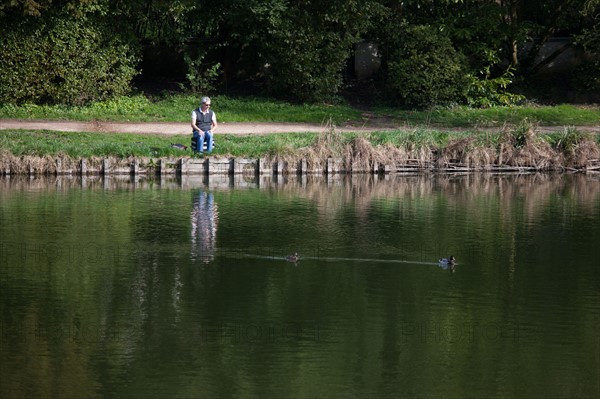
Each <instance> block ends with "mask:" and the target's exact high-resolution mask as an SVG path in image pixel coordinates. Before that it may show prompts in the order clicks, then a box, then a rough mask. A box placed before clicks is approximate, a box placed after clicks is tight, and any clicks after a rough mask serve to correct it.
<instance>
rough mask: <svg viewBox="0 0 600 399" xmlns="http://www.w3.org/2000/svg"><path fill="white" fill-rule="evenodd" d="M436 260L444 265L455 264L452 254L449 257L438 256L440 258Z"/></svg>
mask: <svg viewBox="0 0 600 399" xmlns="http://www.w3.org/2000/svg"><path fill="white" fill-rule="evenodd" d="M438 262H439V263H440V265H446V266H454V265H456V259H455V258H454V256H452V255H450V257H449V258H440V260H439V261H438Z"/></svg>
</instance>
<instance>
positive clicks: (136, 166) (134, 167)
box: [131, 158, 140, 176]
mask: <svg viewBox="0 0 600 399" xmlns="http://www.w3.org/2000/svg"><path fill="white" fill-rule="evenodd" d="M139 173H140V165H139V161H138V160H137V158H134V160H133V161H132V162H131V174H132V175H133V176H137V175H138V174H139Z"/></svg>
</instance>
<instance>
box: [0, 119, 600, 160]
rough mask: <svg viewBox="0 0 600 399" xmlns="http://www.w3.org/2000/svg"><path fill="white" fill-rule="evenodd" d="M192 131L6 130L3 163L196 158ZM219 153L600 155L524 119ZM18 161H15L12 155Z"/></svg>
mask: <svg viewBox="0 0 600 399" xmlns="http://www.w3.org/2000/svg"><path fill="white" fill-rule="evenodd" d="M189 141H190V137H189V136H188V135H182V136H171V137H165V136H159V135H137V134H110V133H66V132H53V131H42V132H27V131H11V130H6V131H0V163H2V161H3V160H4V162H6V160H7V159H9V158H10V159H12V160H15V159H17V158H23V157H67V158H70V159H82V158H94V157H96V158H97V157H115V158H120V159H127V158H132V157H133V158H163V157H191V156H193V154H192V153H191V150H189V149H187V150H181V149H178V148H175V147H173V146H172V144H174V143H176V144H182V145H185V146H188V145H189ZM216 145H217V146H216V149H215V151H214V152H213V154H212V155H213V156H223V157H243V158H263V157H267V158H282V159H290V160H294V159H298V158H300V157H302V158H308V159H313V160H315V162H317V161H319V160H320V161H322V160H324V159H327V158H329V157H333V158H340V159H343V160H344V163H345V164H346V165H351V164H352V165H359V164H360V165H362V167H364V168H371V169H372V166H373V164H397V165H398V164H407V163H411V162H412V163H413V164H416V165H418V166H420V167H431V166H432V165H438V166H444V165H446V166H448V165H450V164H453V165H461V166H465V167H471V168H476V169H485V168H488V167H491V166H519V167H520V166H523V167H533V168H536V169H561V168H584V167H586V166H589V165H590V162H591V163H594V164H595V162H597V161H598V160H599V159H600V136H599V135H594V134H591V133H588V132H582V131H578V130H577V129H576V128H567V129H563V130H561V131H556V132H553V133H541V132H539V131H537V130H536V127H535V125H532V124H530V123H527V122H521V123H520V124H517V125H512V126H508V125H507V126H505V127H504V128H503V129H498V130H497V131H489V130H486V131H476V130H465V131H460V132H455V131H454V132H452V131H442V130H430V129H423V128H415V129H410V130H406V131H386V132H377V133H368V134H355V133H352V134H351V133H340V132H338V131H336V130H335V129H333V128H331V129H326V130H325V131H324V132H322V133H320V134H308V133H297V134H273V135H266V136H234V135H217V136H216ZM11 162H12V161H11Z"/></svg>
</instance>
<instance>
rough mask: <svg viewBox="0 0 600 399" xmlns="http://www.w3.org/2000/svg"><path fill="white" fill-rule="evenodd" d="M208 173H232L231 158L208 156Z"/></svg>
mask: <svg viewBox="0 0 600 399" xmlns="http://www.w3.org/2000/svg"><path fill="white" fill-rule="evenodd" d="M207 162H208V174H209V175H213V174H227V175H229V174H232V173H233V160H232V159H228V158H208V161H207Z"/></svg>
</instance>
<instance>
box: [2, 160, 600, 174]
mask: <svg viewBox="0 0 600 399" xmlns="http://www.w3.org/2000/svg"><path fill="white" fill-rule="evenodd" d="M0 165H1V163H0ZM11 166H12V168H11ZM540 170H542V169H540V168H536V167H532V166H508V165H487V166H486V167H473V166H470V165H465V164H460V163H454V164H446V165H444V166H440V165H437V164H435V163H434V162H427V161H425V162H423V161H418V160H408V161H406V162H405V163H402V164H395V165H394V164H372V165H371V166H370V167H368V168H364V167H361V168H360V169H353V168H352V165H350V166H348V165H346V164H345V163H344V160H343V159H341V158H327V159H326V160H324V161H322V160H321V161H313V162H309V161H307V160H306V159H300V160H298V161H293V162H290V161H287V160H284V159H267V158H258V159H252V158H225V157H207V158H200V159H198V158H189V157H182V158H158V159H153V158H152V159H150V158H133V159H117V158H102V159H97V158H96V159H81V160H79V161H76V162H73V160H71V159H63V158H55V159H54V160H52V159H49V158H48V157H44V158H42V157H31V156H28V157H22V158H20V159H18V160H16V159H15V160H12V161H11V162H9V163H8V164H6V163H5V165H4V166H3V167H2V169H0V175H27V174H28V175H82V176H87V175H104V176H109V175H134V176H138V175H174V174H175V175H177V174H179V175H236V174H248V175H274V176H275V175H286V174H288V175H289V174H300V175H304V174H321V175H334V174H347V173H367V174H369V173H370V174H393V173H407V172H424V171H439V172H472V171H489V172H533V171H540ZM543 170H548V169H543ZM560 170H571V171H578V172H588V171H589V172H594V171H600V160H593V161H592V162H590V163H588V165H586V166H585V167H582V168H577V169H575V168H561V169H560Z"/></svg>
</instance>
